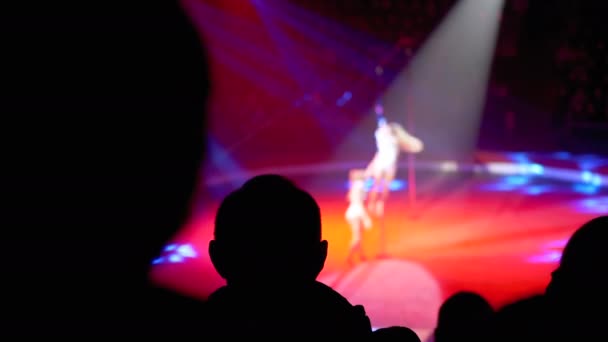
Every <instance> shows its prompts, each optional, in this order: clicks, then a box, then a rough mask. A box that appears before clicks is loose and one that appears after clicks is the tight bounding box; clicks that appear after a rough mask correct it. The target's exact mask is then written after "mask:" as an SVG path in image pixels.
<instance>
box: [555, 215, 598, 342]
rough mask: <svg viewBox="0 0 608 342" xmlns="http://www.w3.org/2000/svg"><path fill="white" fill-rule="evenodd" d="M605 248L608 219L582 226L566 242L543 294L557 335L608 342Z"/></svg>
mask: <svg viewBox="0 0 608 342" xmlns="http://www.w3.org/2000/svg"><path fill="white" fill-rule="evenodd" d="M607 246H608V216H601V217H597V218H595V219H593V220H591V221H589V222H587V223H585V224H584V225H583V226H582V227H581V228H579V229H578V230H577V231H576V232H575V233H574V234H573V235H572V237H570V239H569V240H568V243H567V244H566V247H565V248H564V251H563V254H562V258H561V260H560V263H559V267H558V268H557V270H555V271H554V272H553V273H552V279H551V282H550V284H549V286H548V287H547V291H546V301H547V305H548V311H549V314H550V315H549V316H548V317H550V318H551V320H552V322H551V323H552V324H551V326H553V327H555V328H557V330H553V331H555V332H556V334H557V335H559V336H572V337H577V338H580V337H581V336H588V337H593V338H596V339H600V340H602V339H604V340H606V339H608V329H607V328H606V321H607V319H608V312H607V310H608V248H606V247H607Z"/></svg>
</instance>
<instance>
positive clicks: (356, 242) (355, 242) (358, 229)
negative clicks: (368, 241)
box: [347, 219, 365, 265]
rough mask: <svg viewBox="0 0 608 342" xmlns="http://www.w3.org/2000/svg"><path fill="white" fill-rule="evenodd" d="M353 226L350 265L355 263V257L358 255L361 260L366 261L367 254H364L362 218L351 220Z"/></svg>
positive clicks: (348, 259)
mask: <svg viewBox="0 0 608 342" xmlns="http://www.w3.org/2000/svg"><path fill="white" fill-rule="evenodd" d="M350 227H351V233H352V237H351V242H350V251H349V253H348V258H347V262H348V263H349V264H350V265H354V263H355V260H354V259H355V258H356V257H357V256H358V257H359V260H361V261H365V255H364V254H363V245H362V243H361V242H362V241H361V240H362V236H361V235H362V230H363V226H362V222H361V220H360V219H355V220H352V221H351V222H350Z"/></svg>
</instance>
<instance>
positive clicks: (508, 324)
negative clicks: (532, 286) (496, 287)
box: [491, 295, 549, 342]
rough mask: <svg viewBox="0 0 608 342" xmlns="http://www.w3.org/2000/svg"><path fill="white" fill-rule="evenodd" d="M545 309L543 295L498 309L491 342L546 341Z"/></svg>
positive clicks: (546, 320)
mask: <svg viewBox="0 0 608 342" xmlns="http://www.w3.org/2000/svg"><path fill="white" fill-rule="evenodd" d="M546 315H547V308H546V301H545V296H544V295H533V296H530V297H527V298H523V299H520V300H518V301H515V302H513V303H510V304H508V305H505V306H503V307H502V308H500V309H499V310H498V311H497V312H496V315H495V319H494V324H493V326H492V328H493V332H492V338H491V340H493V341H496V342H511V341H539V340H546V338H547V335H546V331H547V329H546V324H547V323H548V322H549V320H548V319H547V317H546Z"/></svg>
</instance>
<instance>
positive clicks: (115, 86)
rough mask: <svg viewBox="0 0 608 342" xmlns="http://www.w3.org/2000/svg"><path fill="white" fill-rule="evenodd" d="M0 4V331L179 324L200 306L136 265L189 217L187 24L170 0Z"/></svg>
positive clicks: (194, 59)
mask: <svg viewBox="0 0 608 342" xmlns="http://www.w3.org/2000/svg"><path fill="white" fill-rule="evenodd" d="M0 12H1V13H0V22H1V23H2V24H0V25H2V30H0V34H2V36H3V37H2V38H3V39H2V42H3V48H2V50H3V63H2V65H1V66H0V67H1V68H2V75H3V76H2V82H4V83H5V84H4V85H5V86H4V87H3V89H4V90H3V91H2V93H1V94H0V106H2V108H0V112H2V113H3V118H6V121H5V122H4V123H3V128H5V129H7V131H8V133H7V134H4V135H3V137H4V138H5V139H8V140H9V141H8V142H7V143H9V144H10V145H8V144H7V145H5V144H3V145H5V146H7V147H8V146H10V150H9V151H7V153H3V164H4V165H5V166H6V167H4V172H6V176H7V177H6V178H5V177H3V181H4V182H5V184H3V186H2V189H3V190H2V195H3V196H6V197H7V198H6V200H7V201H4V203H8V205H7V206H6V209H7V210H6V214H3V215H2V226H3V232H4V236H3V245H4V246H3V253H6V255H3V257H5V258H4V259H3V261H4V262H5V266H6V267H4V268H3V285H4V286H3V287H4V289H5V291H6V292H5V293H7V294H10V295H9V296H7V297H9V298H7V299H6V300H3V304H2V308H3V310H6V313H10V315H3V318H2V320H3V324H2V326H3V328H2V332H3V333H7V334H12V336H25V335H38V336H53V335H62V336H67V335H80V336H91V335H97V336H104V335H105V336H135V337H137V336H142V335H148V336H171V337H175V336H176V335H182V334H192V333H193V330H192V329H190V328H194V327H193V324H191V323H194V321H193V320H195V319H197V318H196V317H195V316H194V313H196V312H198V310H200V305H201V304H200V303H198V302H194V301H191V300H189V299H187V298H184V297H181V296H178V295H174V294H173V293H171V292H169V291H164V290H162V289H157V288H155V287H154V286H151V285H150V282H149V280H148V273H149V265H150V261H151V260H152V259H153V258H154V257H155V256H156V255H157V254H158V253H159V252H160V250H161V248H162V247H163V244H164V243H165V242H166V241H167V239H169V238H170V237H171V236H172V235H173V234H174V233H175V232H176V230H177V229H178V228H179V227H180V226H181V224H182V222H183V220H184V219H185V218H186V217H187V215H188V210H189V201H190V199H191V198H192V195H193V191H194V190H195V184H196V180H197V178H198V174H199V171H198V170H199V167H200V164H201V157H202V155H203V152H204V142H205V139H204V128H205V122H204V106H205V102H206V98H207V94H208V90H209V89H208V88H209V85H208V82H209V78H208V75H207V69H206V68H207V64H206V60H205V55H204V53H203V49H202V48H201V42H200V38H199V36H198V34H197V33H196V32H195V31H194V29H193V27H192V26H191V25H190V22H189V20H188V18H187V17H186V15H185V14H184V13H183V11H182V9H181V8H180V6H179V4H178V2H174V1H160V2H156V1H152V2H145V3H142V2H129V1H126V2H125V1H123V2H87V1H85V2H75V1H69V2H55V3H46V2H36V3H35V4H33V3H28V4H25V3H19V2H17V3H13V4H11V6H10V8H3V11H0ZM4 36H7V37H4ZM4 38H6V39H4ZM7 260H11V261H10V262H7ZM188 329H190V330H188ZM196 329H199V327H196Z"/></svg>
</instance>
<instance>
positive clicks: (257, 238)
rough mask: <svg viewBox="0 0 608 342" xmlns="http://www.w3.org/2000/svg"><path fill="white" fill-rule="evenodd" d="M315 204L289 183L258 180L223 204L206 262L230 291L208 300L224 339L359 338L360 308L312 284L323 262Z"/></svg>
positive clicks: (364, 322)
mask: <svg viewBox="0 0 608 342" xmlns="http://www.w3.org/2000/svg"><path fill="white" fill-rule="evenodd" d="M327 247H328V245H327V241H325V240H322V238H321V213H320V209H319V206H318V205H317V203H316V201H315V200H314V198H313V197H312V196H311V195H310V194H308V193H307V192H305V191H303V190H301V189H300V188H298V187H297V186H296V185H295V184H294V183H292V182H291V181H290V180H288V179H286V178H284V177H281V176H278V175H260V176H257V177H254V178H252V179H250V180H249V181H247V182H246V183H245V184H244V185H243V186H242V187H240V188H239V189H237V190H235V191H234V192H232V193H231V194H229V195H228V196H227V197H226V198H225V199H224V201H223V202H222V203H221V205H220V207H219V209H218V211H217V216H216V219H215V237H214V240H213V241H211V242H210V244H209V255H210V257H211V260H212V262H213V265H214V266H215V268H216V269H217V271H218V273H219V274H220V275H221V276H222V277H223V278H224V279H226V282H227V285H226V286H225V287H223V288H220V289H219V290H217V291H216V292H215V293H213V294H212V295H211V296H210V298H209V300H208V303H207V304H208V306H209V311H208V314H209V324H210V326H211V328H213V329H214V330H213V333H214V334H219V335H221V336H223V337H229V336H234V335H237V336H249V337H255V336H257V337H270V336H273V337H297V336H307V337H319V338H322V337H327V336H333V337H338V338H363V337H367V336H368V335H369V334H370V333H371V326H370V322H369V319H368V318H367V316H366V315H365V312H364V310H363V308H362V307H360V306H355V307H353V306H352V305H351V304H350V303H349V302H348V301H347V300H346V299H345V298H344V297H342V296H341V295H339V294H338V293H337V292H335V291H334V290H332V289H330V288H329V287H327V286H325V285H323V284H321V283H319V282H317V281H316V280H315V279H316V277H317V276H318V274H319V272H321V270H322V269H323V266H324V263H325V259H326V257H327Z"/></svg>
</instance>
